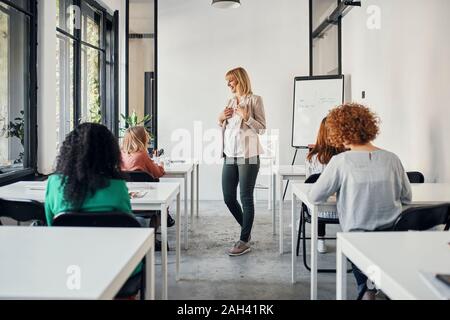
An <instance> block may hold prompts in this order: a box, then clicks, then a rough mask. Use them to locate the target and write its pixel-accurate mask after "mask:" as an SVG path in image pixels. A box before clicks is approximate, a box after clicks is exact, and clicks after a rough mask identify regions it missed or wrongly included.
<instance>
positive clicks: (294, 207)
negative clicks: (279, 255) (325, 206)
mask: <svg viewBox="0 0 450 320" xmlns="http://www.w3.org/2000/svg"><path fill="white" fill-rule="evenodd" d="M296 212H297V196H296V195H295V194H294V193H292V207H291V226H292V227H291V268H292V270H291V272H292V274H291V282H292V283H295V282H296V279H295V278H296V276H295V274H296V272H297V267H296V262H297V256H296V250H295V249H296V248H295V247H296V244H297V241H296V235H297V232H295V221H296Z"/></svg>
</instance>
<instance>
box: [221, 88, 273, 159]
mask: <svg viewBox="0 0 450 320" xmlns="http://www.w3.org/2000/svg"><path fill="white" fill-rule="evenodd" d="M236 105H237V99H236V98H233V99H231V100H230V101H229V102H228V107H230V108H234V107H236ZM240 105H243V106H244V108H245V109H246V110H247V112H248V114H249V119H248V121H247V122H244V121H242V124H241V132H240V134H241V139H240V140H241V143H242V144H243V146H242V147H243V149H242V150H244V154H245V158H246V159H248V158H253V157H256V156H259V155H262V154H264V150H263V147H262V145H261V142H260V141H259V135H262V134H264V132H265V130H266V114H265V112H264V104H263V100H262V98H261V97H260V96H257V95H247V96H246V97H244V98H243V100H242V101H241V103H240ZM227 122H228V121H227V120H225V121H223V122H221V121H219V126H220V127H221V128H222V152H221V154H222V156H224V153H223V150H224V145H223V144H224V133H225V129H226V127H227Z"/></svg>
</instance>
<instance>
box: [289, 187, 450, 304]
mask: <svg viewBox="0 0 450 320" xmlns="http://www.w3.org/2000/svg"><path fill="white" fill-rule="evenodd" d="M312 186H313V185H311V184H299V183H295V184H293V185H292V211H291V220H292V226H291V237H292V238H291V239H292V249H291V262H292V263H291V268H292V275H291V278H292V283H295V282H296V260H297V259H296V258H297V257H296V256H295V246H296V244H297V232H296V230H295V221H297V220H296V219H297V215H298V210H297V202H298V201H299V202H300V204H301V203H304V204H305V205H306V206H307V207H308V208H309V210H310V212H311V299H312V300H315V299H317V238H318V235H317V225H318V223H317V214H318V212H319V211H336V199H334V198H330V199H329V200H328V202H326V203H319V204H315V203H312V202H311V201H310V199H309V190H310V189H311V188H312ZM411 187H412V202H411V205H409V206H422V205H434V204H439V203H450V183H424V184H412V185H411ZM406 208H407V206H405V209H406Z"/></svg>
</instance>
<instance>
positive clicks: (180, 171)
mask: <svg viewBox="0 0 450 320" xmlns="http://www.w3.org/2000/svg"><path fill="white" fill-rule="evenodd" d="M164 170H165V171H166V174H165V175H164V176H163V177H162V178H165V179H166V178H172V179H183V182H184V223H183V237H184V249H186V250H187V249H188V247H189V244H188V233H189V231H188V229H189V215H188V201H189V200H188V199H189V198H188V177H189V176H190V182H191V186H190V190H191V192H190V193H191V208H190V211H191V215H193V214H194V164H192V163H172V164H170V165H169V166H166V167H164ZM197 185H198V182H197ZM197 196H198V195H197ZM197 207H198V206H197ZM197 216H198V212H197Z"/></svg>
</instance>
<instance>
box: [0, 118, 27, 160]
mask: <svg viewBox="0 0 450 320" xmlns="http://www.w3.org/2000/svg"><path fill="white" fill-rule="evenodd" d="M3 121H4V120H3ZM1 136H4V137H6V138H17V139H19V140H20V143H21V145H22V148H23V147H24V145H25V112H24V111H23V110H22V111H20V116H18V117H17V118H15V119H14V121H10V122H9V124H8V125H5V126H4V127H3V128H2V130H1ZM23 157H24V152H23V151H22V152H21V153H19V157H18V158H17V159H16V160H14V164H20V163H22V162H23Z"/></svg>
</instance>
